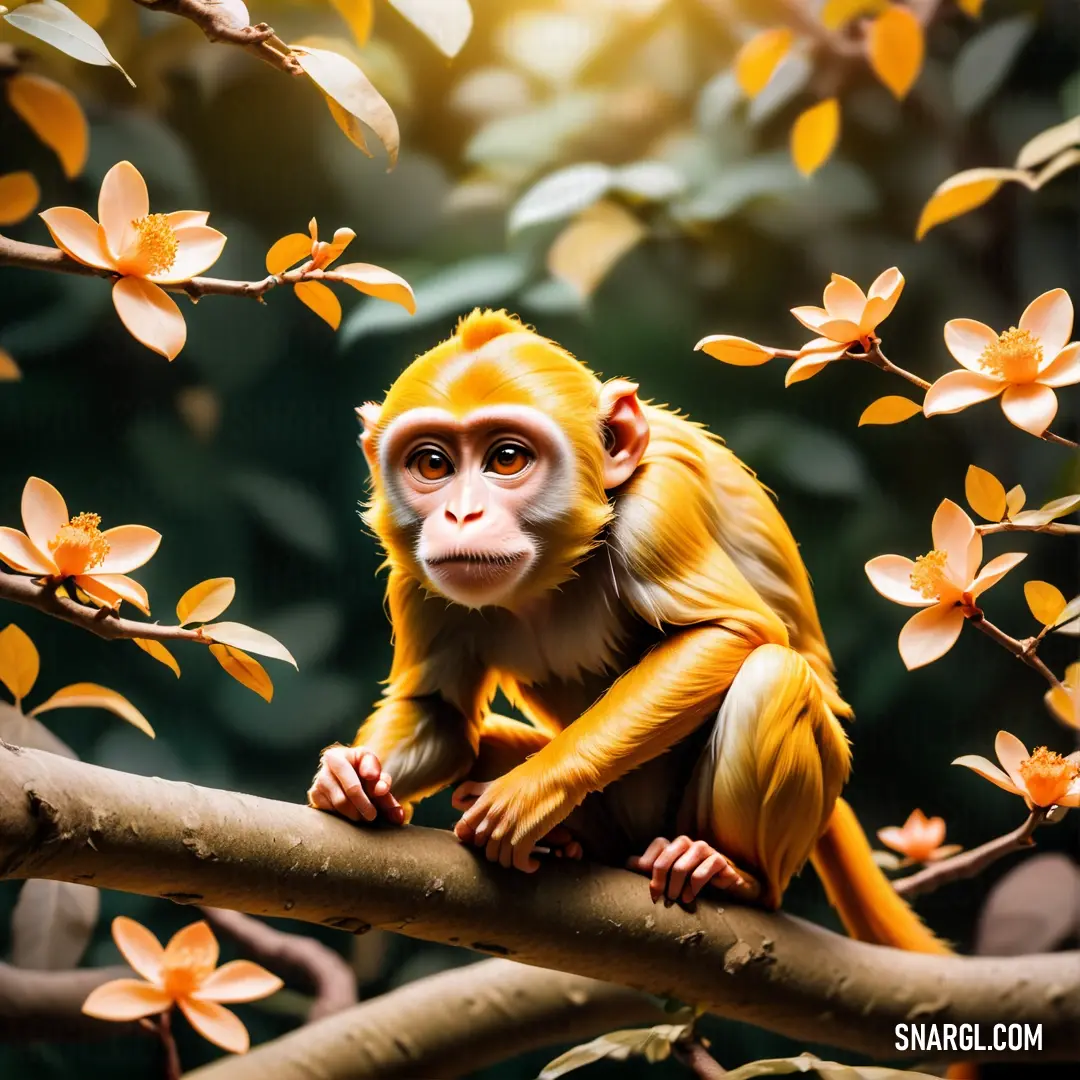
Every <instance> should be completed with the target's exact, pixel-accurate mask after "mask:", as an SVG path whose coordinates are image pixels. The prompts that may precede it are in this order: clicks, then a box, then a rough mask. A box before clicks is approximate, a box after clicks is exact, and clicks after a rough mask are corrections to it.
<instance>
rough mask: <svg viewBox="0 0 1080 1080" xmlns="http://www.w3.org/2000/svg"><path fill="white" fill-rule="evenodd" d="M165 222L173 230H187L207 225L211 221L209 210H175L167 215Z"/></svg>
mask: <svg viewBox="0 0 1080 1080" xmlns="http://www.w3.org/2000/svg"><path fill="white" fill-rule="evenodd" d="M165 220H166V221H168V223H169V225H170V227H171V228H173V229H186V228H188V227H189V226H191V225H205V224H206V223H207V222H208V221H209V220H210V212H209V211H208V210H174V211H173V212H172V213H171V214H166V215H165Z"/></svg>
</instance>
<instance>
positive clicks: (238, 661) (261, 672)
mask: <svg viewBox="0 0 1080 1080" xmlns="http://www.w3.org/2000/svg"><path fill="white" fill-rule="evenodd" d="M210 652H211V653H212V654H213V657H214V659H215V660H216V661H217V662H218V663H219V664H220V665H221V666H222V667H223V668H224V669H225V670H226V671H227V672H228V673H229V674H230V675H231V676H232V677H233V678H234V679H235V680H236V681H237V682H238V683H242V684H243V685H244V686H246V687H247V688H248V689H249V690H254V691H255V693H256V694H258V695H259V697H261V698H263V699H264V700H265V701H270V700H271V699H272V698H273V696H274V684H273V682H272V681H271V679H270V676H269V675H268V674H267V673H266V668H264V667H263V666H262V664H260V663H259V661H258V660H256V659H255V658H254V657H253V656H248V654H247V653H246V652H242V651H241V650H240V649H236V648H233V647H232V646H231V645H211V646H210Z"/></svg>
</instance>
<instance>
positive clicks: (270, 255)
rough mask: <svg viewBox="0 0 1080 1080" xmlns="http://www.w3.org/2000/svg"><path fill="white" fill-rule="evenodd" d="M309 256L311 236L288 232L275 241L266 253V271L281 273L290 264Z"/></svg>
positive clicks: (292, 264)
mask: <svg viewBox="0 0 1080 1080" xmlns="http://www.w3.org/2000/svg"><path fill="white" fill-rule="evenodd" d="M310 258H311V237H310V236H308V234H307V233H295V232H294V233H289V235H288V236H283V237H282V238H281V239H280V240H278V241H276V242H275V243H274V245H273V246H272V247H271V248H270V250H269V251H268V252H267V253H266V272H267V273H268V274H283V273H285V271H286V270H288V269H289V267H290V266H295V265H296V264H297V263H298V262H303V261H304V260H306V259H310Z"/></svg>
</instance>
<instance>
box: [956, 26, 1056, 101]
mask: <svg viewBox="0 0 1080 1080" xmlns="http://www.w3.org/2000/svg"><path fill="white" fill-rule="evenodd" d="M1034 31H1035V20H1034V19H1033V18H1032V17H1031V16H1030V15H1016V16H1014V17H1013V18H1011V19H1002V20H1000V21H999V22H996V23H992V24H991V25H990V26H988V27H986V29H985V30H982V31H980V32H979V33H978V34H976V35H975V36H974V37H973V38H971V39H970V40H969V41H968V42H967V43H966V44H965V45H964V47H963V48H962V49H961V50H960V52H959V54H958V55H957V57H956V63H955V64H954V65H953V70H952V97H953V103H954V104H955V106H956V108H957V110H958V111H959V112H960V114H961V115H962V116H969V115H970V114H971V113H973V112H974V111H975V110H976V109H978V108H979V106H980V105H982V104H983V103H984V102H985V101H986V100H987V99H988V98H989V97H990V96H991V95H992V94H993V93H994V91H996V90H997V89H998V88H999V87H1000V86H1001V84H1002V83H1003V82H1004V81H1005V79H1006V78H1007V77H1008V74H1009V70H1010V68H1012V66H1013V64H1014V63H1015V62H1016V59H1017V57H1018V56H1019V55H1020V52H1021V50H1022V49H1023V48H1024V46H1025V45H1026V44H1027V42H1028V39H1029V38H1030V37H1031V35H1032V34H1033V33H1034Z"/></svg>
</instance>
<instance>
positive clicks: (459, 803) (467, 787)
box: [450, 780, 585, 859]
mask: <svg viewBox="0 0 1080 1080" xmlns="http://www.w3.org/2000/svg"><path fill="white" fill-rule="evenodd" d="M489 783H490V781H478V780H468V781H466V782H465V783H464V784H460V785H458V787H457V788H456V789H455V790H454V794H453V797H452V798H451V799H450V805H451V806H453V807H454V809H455V810H468V809H469V807H471V806H472V805H473V804H474V803H475V802H476V800H477V799H478V798H479V797H480V796H481V795H482V794H483V793H484V791H485V790H486V789H487V787H488V785H489ZM533 851H535V852H537V853H539V854H541V855H547V854H549V853H550V854H551V855H554V856H555V858H556V859H582V858H584V856H585V849H584V848H583V847H582V846H581V841H580V840H578V838H577V837H576V836H575V835H574V834H573V833H572V832H571V831H570V830H569V829H568V828H567V827H566V826H565V825H556V826H555V828H554V829H552V830H551V832H549V833H548V834H547V835H546V836H542V837H541V838H540V843H539V844H538V845H536V846H535V847H534V848H533Z"/></svg>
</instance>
